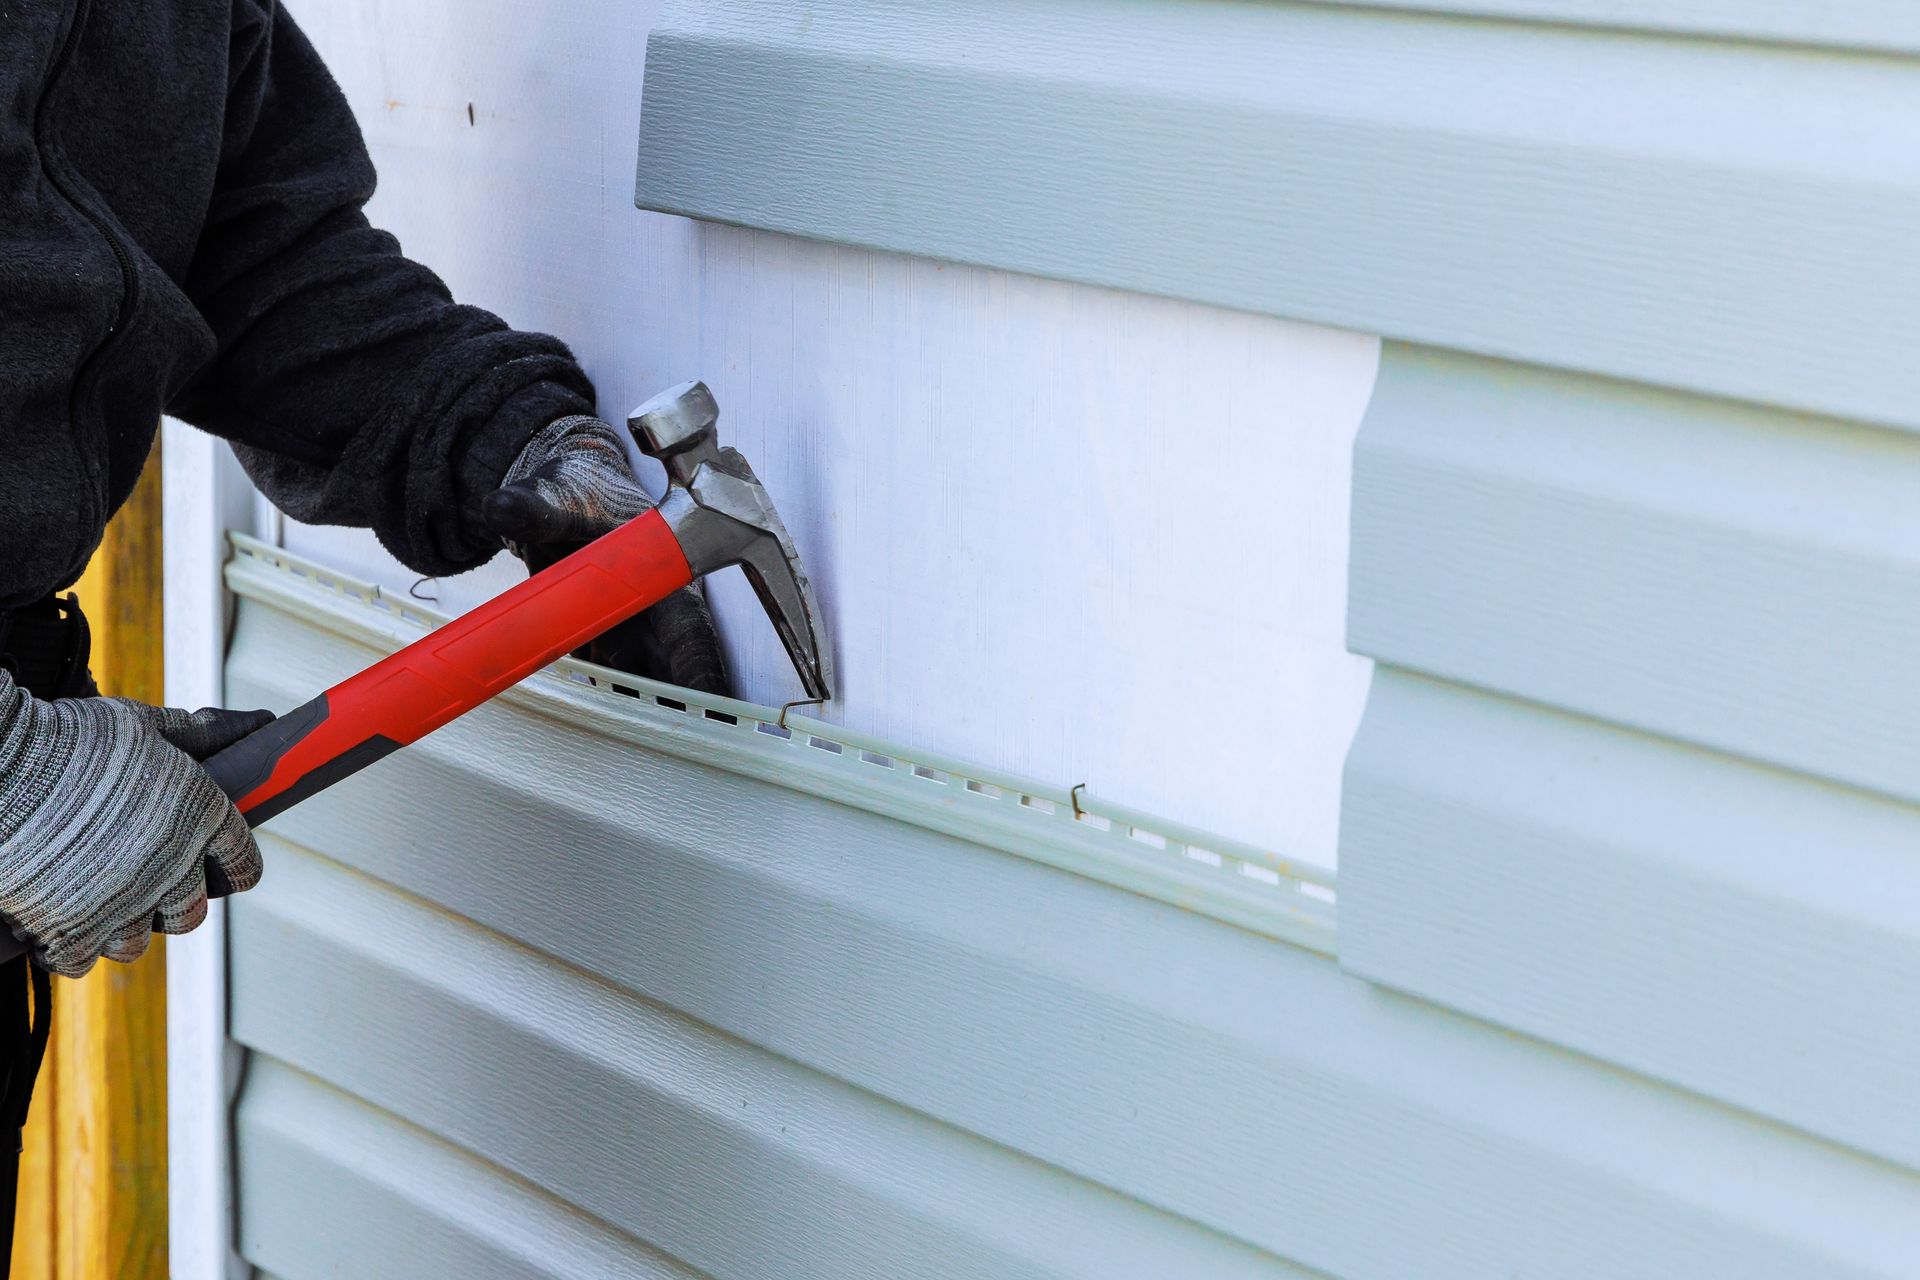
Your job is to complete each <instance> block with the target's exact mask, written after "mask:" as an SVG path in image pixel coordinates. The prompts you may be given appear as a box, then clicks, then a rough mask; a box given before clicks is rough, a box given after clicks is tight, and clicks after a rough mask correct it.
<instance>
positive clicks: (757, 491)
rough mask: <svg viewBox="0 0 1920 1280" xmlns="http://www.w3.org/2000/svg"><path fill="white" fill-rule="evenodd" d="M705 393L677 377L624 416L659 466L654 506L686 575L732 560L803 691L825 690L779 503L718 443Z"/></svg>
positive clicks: (825, 654) (827, 664)
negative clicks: (660, 482) (663, 475)
mask: <svg viewBox="0 0 1920 1280" xmlns="http://www.w3.org/2000/svg"><path fill="white" fill-rule="evenodd" d="M719 417H720V411H719V408H718V406H717V405H716V404H715V403H714V399H713V393H712V392H710V391H708V390H707V388H706V386H705V385H704V384H702V383H698V382H688V383H682V384H681V385H680V386H677V387H673V388H671V389H669V390H667V391H664V392H662V393H661V394H660V395H657V396H655V397H654V398H653V399H651V400H649V401H647V402H646V403H645V404H643V405H641V406H640V407H639V408H638V409H635V410H634V411H633V413H632V414H631V415H629V417H628V418H627V426H628V427H629V429H631V430H632V431H633V434H634V437H635V438H636V439H637V440H638V441H639V444H640V448H641V449H642V450H643V451H645V452H646V453H648V454H650V455H651V456H653V457H655V458H658V459H659V460H660V461H661V463H662V464H664V465H665V467H666V469H667V481H668V493H667V496H666V498H665V499H664V500H663V501H662V502H661V503H660V514H661V515H663V516H664V517H666V521H667V524H668V527H670V528H671V529H672V530H673V533H674V537H675V538H677V539H678V540H679V543H680V549H681V551H682V552H683V553H684V554H685V555H686V558H687V564H688V566H689V567H691V569H692V570H693V573H694V576H695V577H704V576H705V575H707V574H709V573H712V572H713V571H714V570H716V569H724V568H726V567H728V566H729V565H739V566H740V567H741V569H743V570H744V571H745V572H746V575H747V581H748V582H750V583H751V584H752V585H753V591H754V594H755V595H756V596H758V597H759V599H760V605H761V607H762V608H763V609H765V610H766V611H767V617H768V619H769V620H770V621H771V622H772V623H773V629H774V631H775V633H776V634H778V635H779V637H780V643H781V644H782V645H784V646H785V647H786V650H787V657H788V658H789V659H790V660H791V661H792V662H793V667H794V671H795V673H796V674H798V675H799V677H800V683H801V685H802V687H804V688H805V689H806V691H807V694H808V696H809V697H810V698H815V699H819V700H821V701H825V700H826V699H828V698H830V697H831V696H832V694H831V692H830V690H831V687H832V684H833V660H832V656H831V650H830V647H829V645H828V642H827V635H826V628H825V625H824V621H823V619H822V617H821V613H820V604H819V601H818V600H816V599H815V598H814V594H813V586H812V584H811V583H810V582H808V581H807V574H806V571H805V570H804V569H803V568H802V567H801V565H800V554H799V552H798V551H797V550H796V549H795V548H794V545H793V539H792V537H790V536H789V535H788V533H787V527H786V525H785V524H784V523H782V522H781V519H780V513H779V512H778V511H777V510H775V509H774V505H773V499H772V498H770V497H769V496H768V495H767V491H766V487H765V486H763V485H762V484H761V483H760V480H759V478H758V477H757V476H755V475H754V474H753V468H752V467H750V466H748V465H747V460H746V459H745V458H743V457H741V456H740V454H739V452H738V451H737V450H734V449H723V448H721V447H720V445H719V438H718V433H717V431H716V427H717V424H718V422H719Z"/></svg>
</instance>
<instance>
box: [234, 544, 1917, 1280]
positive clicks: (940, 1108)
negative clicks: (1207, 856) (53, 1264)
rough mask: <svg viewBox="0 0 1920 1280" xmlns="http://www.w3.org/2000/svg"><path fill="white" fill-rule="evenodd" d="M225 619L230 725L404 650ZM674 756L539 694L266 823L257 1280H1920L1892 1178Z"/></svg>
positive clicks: (980, 853)
mask: <svg viewBox="0 0 1920 1280" xmlns="http://www.w3.org/2000/svg"><path fill="white" fill-rule="evenodd" d="M234 580H235V582H236V585H238V586H239V587H240V588H241V590H242V592H243V595H245V596H246V597H247V599H246V600H245V602H244V603H243V605H242V607H241V614H240V619H239V625H238V629H237V632H236V637H235V645H234V650H233V658H232V661H231V665H230V681H231V685H232V687H233V688H234V689H235V690H236V697H238V698H239V699H240V700H242V701H251V702H259V703H264V704H268V705H273V706H279V707H286V706H289V705H291V704H293V703H295V702H297V701H298V700H300V699H301V698H302V697H303V696H304V695H305V690H306V689H307V688H308V687H309V686H310V684H311V683H312V682H313V681H314V680H316V679H317V680H329V679H332V678H334V677H335V676H337V675H341V674H345V673H346V672H348V671H350V670H353V669H356V668H357V667H359V666H361V665H364V664H365V663H366V662H367V661H368V660H369V659H370V658H371V657H372V656H373V655H374V652H375V649H374V648H373V647H371V646H370V644H369V638H370V637H373V636H375V635H377V634H378V632H379V629H380V627H381V626H384V625H386V624H387V620H389V619H390V618H391V613H390V612H386V611H383V610H382V609H381V608H378V607H376V606H375V605H373V604H369V603H366V602H362V601H357V600H354V599H351V598H349V597H347V596H344V595H340V594H337V593H329V592H328V591H326V590H324V589H322V588H321V587H320V586H319V585H317V584H316V583H315V582H314V581H313V580H312V579H311V577H308V578H299V577H296V576H295V575H294V574H293V573H291V572H288V571H286V570H284V569H262V568H261V567H260V566H259V565H258V564H257V563H256V564H255V565H253V566H250V567H248V568H247V569H246V570H245V571H244V572H236V574H235V575H234ZM735 705H738V704H735ZM696 709H697V708H696ZM685 719H686V717H685V715H684V713H678V712H671V711H668V710H665V709H662V708H659V707H658V706H657V704H652V703H651V700H650V699H633V698H626V697H621V696H618V695H614V694H611V693H608V692H606V691H602V690H597V689H587V688H585V687H583V686H581V685H579V684H577V683H574V682H572V681H568V680H564V679H561V678H558V677H554V676H543V677H538V678H536V679H535V680H534V681H532V682H530V683H529V685H528V686H526V687H523V688H522V689H521V690H518V691H516V692H515V693H513V694H511V695H509V696H508V697H507V698H505V699H502V700H501V701H500V702H499V703H496V704H495V705H492V706H489V707H487V708H483V709H482V710H480V711H478V712H476V713H474V714H473V715H471V716H469V717H468V718H466V719H464V720H462V721H460V722H457V723H456V724H455V725H453V726H450V727H449V728H448V729H446V730H444V731H443V732H442V733H440V734H438V735H436V736H435V737H433V738H431V739H429V740H428V741H426V742H425V743H422V744H420V745H419V746H417V747H415V748H412V749H409V750H408V751H407V752H403V753H401V754H400V755H398V756H395V757H394V758H392V759H391V760H388V761H386V762H384V763H383V764H382V765H381V766H380V767H379V768H377V769H375V770H372V771H369V772H367V773H365V774H362V775H360V776H359V777H357V778H355V779H353V780H351V781H349V782H348V783H346V784H344V785H342V786H340V787H338V788H336V789H335V790H334V791H332V792H329V793H327V794H326V795H324V796H322V797H320V798H318V799H316V800H315V801H313V802H311V803H309V804H307V805H304V806H302V807H301V808H299V809H296V810H293V811H290V812H289V813H287V814H285V815H283V816H282V817H281V818H279V819H277V820H276V821H275V823H274V824H272V826H271V829H270V833H269V834H268V836H267V849H268V857H269V861H270V864H271V872H270V874H269V876H268V878H267V880H266V881H265V882H264V883H263V884H262V885H261V887H260V888H259V889H257V890H256V891H254V892H252V893H250V894H247V895H244V896H243V897H242V898H240V899H237V900H236V901H235V902H234V904H233V906H232V909H231V910H232V915H231V926H230V927H231V946H232V975H233V976H232V982H233V988H232V1001H233V1009H232V1027H233V1034H234V1036H235V1038H236V1039H237V1040H238V1041H239V1042H240V1043H241V1044H242V1045H244V1046H245V1047H246V1048H248V1049H249V1050H251V1051H252V1060H251V1063H250V1066H249V1069H248V1073H247V1076H246V1085H245V1088H244V1090H243V1093H242V1096H241V1102H240V1108H239V1143H240V1147H239V1161H238V1164H239V1182H240V1186H239V1195H240V1215H241V1223H240V1228H241V1240H242V1244H243V1247H244V1248H245V1250H246V1252H247V1256H248V1257H249V1259H251V1260H252V1261H254V1262H256V1263H258V1264H260V1265H263V1266H265V1267H267V1268H268V1269H269V1270H272V1271H274V1272H276V1273H278V1274H280V1275H282V1276H283V1277H285V1280H304V1277H306V1276H309V1275H314V1276H319V1275H331V1274H335V1273H334V1272H333V1271H331V1270H328V1268H330V1267H334V1266H338V1267H340V1268H341V1269H342V1272H343V1273H344V1274H370V1275H371V1274H384V1275H433V1274H444V1272H440V1271H435V1270H433V1269H431V1268H430V1267H427V1266H426V1265H425V1263H424V1262H420V1261H418V1260H419V1259H423V1258H425V1257H427V1256H430V1255H434V1256H438V1255H444V1256H447V1257H458V1258H461V1259H469V1258H470V1259H471V1260H472V1261H471V1264H470V1265H471V1267H472V1269H473V1271H474V1273H476V1274H482V1275H486V1274H512V1273H518V1271H521V1270H524V1271H525V1272H528V1273H531V1274H547V1273H554V1274H636V1275H651V1274H661V1275H680V1274H689V1273H695V1274H706V1275H710V1276H715V1277H795V1276H819V1277H828V1276H876V1277H877V1276H893V1275H902V1274H911V1275H942V1276H949V1275H950V1276H982V1277H986V1276H996V1277H997V1276H1090V1277H1091V1276H1156V1277H1157V1276H1281V1277H1286V1276H1305V1275H1310V1274H1331V1275H1340V1276H1354V1277H1380V1278H1381V1280H1386V1278H1388V1277H1399V1276H1405V1275H1408V1274H1420V1275H1423V1276H1436V1277H1454V1276H1458V1277H1468V1276H1483V1275H1507V1274H1513V1273H1516V1272H1518V1273H1519V1274H1524V1275H1527V1276H1543V1277H1558V1276H1566V1277H1592V1278H1593V1280H1600V1278H1602V1277H1608V1278H1611V1277H1618V1276H1621V1275H1688V1276H1727V1277H1788V1276H1810V1275H1820V1276H1881V1275H1896V1274H1899V1272H1900V1268H1901V1267H1902V1266H1903V1265H1904V1263H1905V1260H1907V1259H1911V1258H1913V1257H1916V1256H1920V1179H1915V1178H1911V1177H1908V1176H1906V1175H1904V1174H1892V1173H1891V1172H1890V1171H1889V1169H1888V1167H1887V1166H1886V1165H1884V1164H1882V1163H1881V1162H1879V1161H1877V1160H1874V1159H1871V1158H1869V1157H1867V1156H1865V1155H1861V1154H1857V1153H1852V1152H1849V1151H1846V1150H1844V1149H1842V1148H1840V1147H1836V1146H1833V1145H1830V1144H1827V1143H1823V1142H1819V1141H1816V1140H1813V1139H1811V1138H1809V1137H1806V1136H1803V1135H1800V1134H1796V1133H1794V1132H1792V1131H1791V1130H1788V1129H1784V1128H1782V1127H1780V1126H1778V1125H1775V1124H1772V1123H1769V1122H1767V1121H1765V1120H1763V1119H1760V1118H1758V1117H1755V1116H1751V1115H1746V1114H1742V1113H1741V1112H1739V1111H1735V1110H1729V1109H1726V1108H1722V1107H1713V1106H1702V1105H1700V1104H1699V1103H1698V1101H1697V1100H1696V1099H1695V1098H1694V1097H1692V1096H1691V1095H1690V1094H1688V1093H1686V1092H1685V1091H1683V1090H1679V1089H1674V1088H1671V1087H1669V1086H1666V1085H1663V1084H1659V1083H1656V1082H1654V1081H1652V1080H1649V1079H1647V1078H1645V1077H1643V1076H1639V1075H1634V1074H1631V1073H1628V1072H1624V1071H1620V1070H1618V1069H1616V1068H1613V1067H1609V1066H1606V1065H1604V1064H1601V1063H1598V1062H1596V1061H1593V1060H1592V1059H1590V1058H1586V1057H1582V1056H1578V1055H1576V1054H1573V1053H1569V1052H1566V1051H1564V1050H1561V1049H1557V1048H1554V1047H1552V1046H1551V1045H1549V1044H1547V1043H1544V1042H1541V1041H1536V1040H1530V1039H1527V1038H1524V1037H1517V1036H1514V1035H1511V1034H1509V1033H1506V1032H1503V1031H1500V1030H1498V1029H1496V1028H1494V1027H1492V1026H1489V1025H1487V1024H1485V1023H1482V1022H1478V1021H1475V1020H1473V1019H1471V1018H1468V1017H1464V1016H1461V1015H1460V1014H1457V1013H1454V1012H1451V1011H1448V1010H1446V1009H1444V1008H1440V1007H1437V1006H1436V1005H1433V1004H1429V1003H1425V1002H1422V1001H1419V1000H1413V999H1409V998H1406V997H1403V996H1399V995H1395V994H1391V993H1387V992H1383V991H1380V990H1379V989H1377V988H1376V987H1374V986H1373V985H1372V984H1370V983H1368V982H1366V981H1364V980H1362V979H1360V978H1357V977H1355V976H1353V975H1351V974H1348V973H1346V972H1343V971H1342V969H1341V967H1340V966H1339V965H1338V964H1337V963H1336V962H1335V961H1334V960H1333V959H1331V958H1329V957H1327V956H1325V955H1322V954H1318V953H1316V952H1314V951H1311V950H1308V949H1306V948H1303V947H1301V946H1298V945H1295V944H1293V943H1289V942H1286V941H1282V940H1280V939H1279V938H1276V937H1271V936H1263V935H1262V934H1260V933H1256V932H1254V931H1252V930H1250V929H1247V928H1242V927H1239V926H1237V925H1233V924H1229V923H1227V922H1226V921H1225V920H1223V919H1221V918H1219V915H1218V913H1215V912H1213V911H1212V909H1211V908H1210V907H1208V906H1207V905H1206V904H1204V903H1202V904H1199V907H1198V909H1188V908H1186V907H1182V906H1180V905H1176V903H1178V902H1179V901H1180V899H1181V897H1182V892H1183V890H1182V887H1181V886H1182V882H1181V881H1179V880H1178V879H1177V878H1172V877H1169V878H1167V879H1164V880H1154V879H1152V878H1150V877H1145V876H1143V877H1141V878H1138V879H1136V880H1134V881H1133V882H1132V887H1131V888H1122V887H1120V886H1119V885H1118V884H1115V883H1107V882H1102V881H1100V880H1096V879H1095V878H1093V877H1092V876H1091V875H1088V874H1078V873H1072V872H1068V871H1066V870H1063V869H1061V868H1060V867H1058V866H1056V865H1049V864H1048V863H1047V862H1045V861H1040V860H1036V859H1035V858H1032V857H1027V856H1021V855H1020V854H1019V853H1017V852H1009V851H1007V850H1006V849H1005V848H1001V847H996V846H995V845H993V844H990V843H983V842H982V841H980V840H970V839H967V838H965V836H964V834H963V832H964V830H965V827H964V826H963V825H961V824H960V823H958V822H956V823H953V824H952V825H951V826H950V829H949V830H947V831H944V832H941V831H935V830H932V829H931V828H930V827H929V826H928V825H927V824H926V823H924V822H922V821H919V820H918V816H917V814H916V813H915V812H914V811H913V810H912V809H910V808H909V807H908V802H906V801H902V802H901V803H900V805H899V806H898V807H897V810H896V812H895V813H894V814H893V815H891V816H889V815H886V814H882V813H879V812H877V811H876V808H877V806H875V805H871V804H866V803H856V802H853V801H854V800H855V799H856V798H854V797H848V796H842V797H840V798H835V797H834V796H832V795H830V794H826V791H827V790H828V788H826V787H825V786H824V785H821V784H818V783H816V782H811V781H809V780H808V776H807V775H806V774H805V773H803V772H800V771H797V770H796V771H791V772H786V771H781V770H778V769H766V768H763V767H762V765H763V764H764V760H761V761H756V759H754V758H752V757H754V756H755V754H756V753H758V752H764V753H766V755H765V760H778V759H782V758H784V753H787V752H792V751H795V750H801V751H807V750H811V748H809V747H804V746H803V747H796V746H795V745H793V744H791V743H788V742H784V741H781V740H778V739H776V738H775V737H773V736H772V735H769V734H763V733H758V732H749V733H746V734H744V735H743V736H744V738H745V739H746V744H747V745H741V744H739V743H733V744H732V745H729V746H726V747H724V748H723V747H716V746H713V745H711V744H709V745H708V746H706V747H704V748H702V747H699V746H697V745H693V744H694V743H696V742H697V741H699V740H700V739H698V737H697V735H694V734H691V733H690V734H687V735H685V736H683V737H681V738H676V737H675V736H674V734H673V733H671V732H670V731H668V729H664V728H662V727H661V726H663V725H667V726H670V725H672V724H673V723H675V722H679V721H684V720H685ZM693 723H694V724H695V725H699V724H704V723H709V722H707V721H706V719H705V717H704V716H702V717H699V718H698V719H697V720H696V721H694V722H693ZM734 729H735V727H734V726H722V725H718V724H716V725H715V726H714V737H715V739H716V740H721V739H724V738H725V737H726V736H727V735H729V734H731V733H733V731H734ZM817 754H818V753H817ZM756 774H765V775H767V776H755V775H756ZM891 781H892V782H893V783H894V784H896V785H902V786H905V787H909V788H919V787H924V788H925V789H926V791H927V792H928V793H929V794H932V795H936V796H938V797H939V798H938V799H937V801H935V802H933V803H932V805H931V807H932V808H935V809H943V808H949V807H951V806H953V805H954V804H956V803H959V804H971V803H973V801H972V800H970V799H967V798H966V797H964V796H954V797H951V798H949V797H948V796H946V795H942V794H941V792H942V790H943V789H942V788H937V787H934V786H931V785H928V784H927V782H926V781H925V780H924V779H921V778H919V777H918V776H917V775H913V774H909V776H907V777H904V778H900V777H896V778H893V779H892V780H891ZM962 791H963V792H964V791H965V789H964V788H962ZM909 794H912V792H909ZM422 796H433V797H435V799H434V801H433V803H432V804H430V805H428V804H422V803H421V800H420V797H422ZM979 803H980V804H981V805H982V806H983V810H982V811H983V812H990V811H991V810H990V807H987V802H986V801H985V800H980V801H979ZM1036 821H1038V820H1037V819H1036ZM981 834H982V837H983V839H984V840H988V841H993V840H997V839H998V837H996V836H994V835H993V834H992V833H991V831H990V830H989V829H988V827H987V826H986V825H984V824H983V825H982V827H981ZM1002 843H1004V842H1002ZM1036 847H1037V846H1036ZM1170 861H1173V862H1177V861H1184V859H1182V858H1180V857H1179V856H1178V855H1175V856H1174V858H1173V859H1171V860H1170ZM529 864H536V865H538V866H539V867H540V868H541V869H542V875H541V876H540V877H538V878H539V879H540V880H541V881H542V884H543V889H542V892H540V893H538V894H529V893H528V892H527V890H526V885H527V883H528V876H527V875H526V873H525V868H526V867H527V866H528V865H529ZM1733 1169H1737V1170H1739V1171H1740V1172H1739V1176H1738V1177H1737V1178H1736V1177H1729V1176H1727V1174H1728V1171H1729V1170H1733ZM395 1188H397V1189H399V1193H398V1194H393V1193H391V1189H395ZM363 1213H364V1214H365V1217H366V1221H367V1223H368V1226H367V1227H366V1229H365V1230H364V1231H362V1232H359V1233H356V1234H354V1236H353V1237H352V1238H350V1239H347V1240H331V1239H321V1238H318V1237H316V1235H315V1234H314V1233H315V1232H316V1231H318V1230H319V1228H317V1227H316V1226H315V1225H314V1223H315V1221H316V1220H317V1219H325V1220H330V1221H333V1222H339V1221H344V1220H348V1217H347V1216H346V1215H351V1216H352V1217H353V1218H355V1219H357V1218H359V1217H360V1216H361V1215H362V1214H363ZM549 1238H550V1239H552V1240H553V1241H554V1242H555V1244H554V1246H553V1248H554V1252H553V1253H552V1254H549V1253H546V1252H542V1248H543V1246H542V1244H541V1242H542V1241H545V1240H547V1239H549ZM568 1251H571V1252H568ZM370 1258H371V1259H374V1261H369V1259H370ZM383 1258H384V1259H385V1261H384V1262H381V1261H380V1259H383ZM555 1258H564V1259H568V1260H567V1261H564V1262H557V1261H554V1259H555ZM527 1259H532V1261H527ZM572 1259H586V1260H588V1261H579V1262H576V1261H572ZM596 1259H598V1260H603V1261H593V1260H596ZM463 1265H466V1264H464V1263H463ZM381 1266H384V1267H385V1268H386V1269H385V1270H382V1269H381ZM355 1267H360V1268H362V1270H360V1271H355V1270H353V1268H355ZM541 1268H548V1269H549V1270H548V1271H542V1270H541ZM648 1268H651V1270H649V1269H648ZM675 1268H684V1269H687V1270H685V1271H682V1270H676V1269H675Z"/></svg>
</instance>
